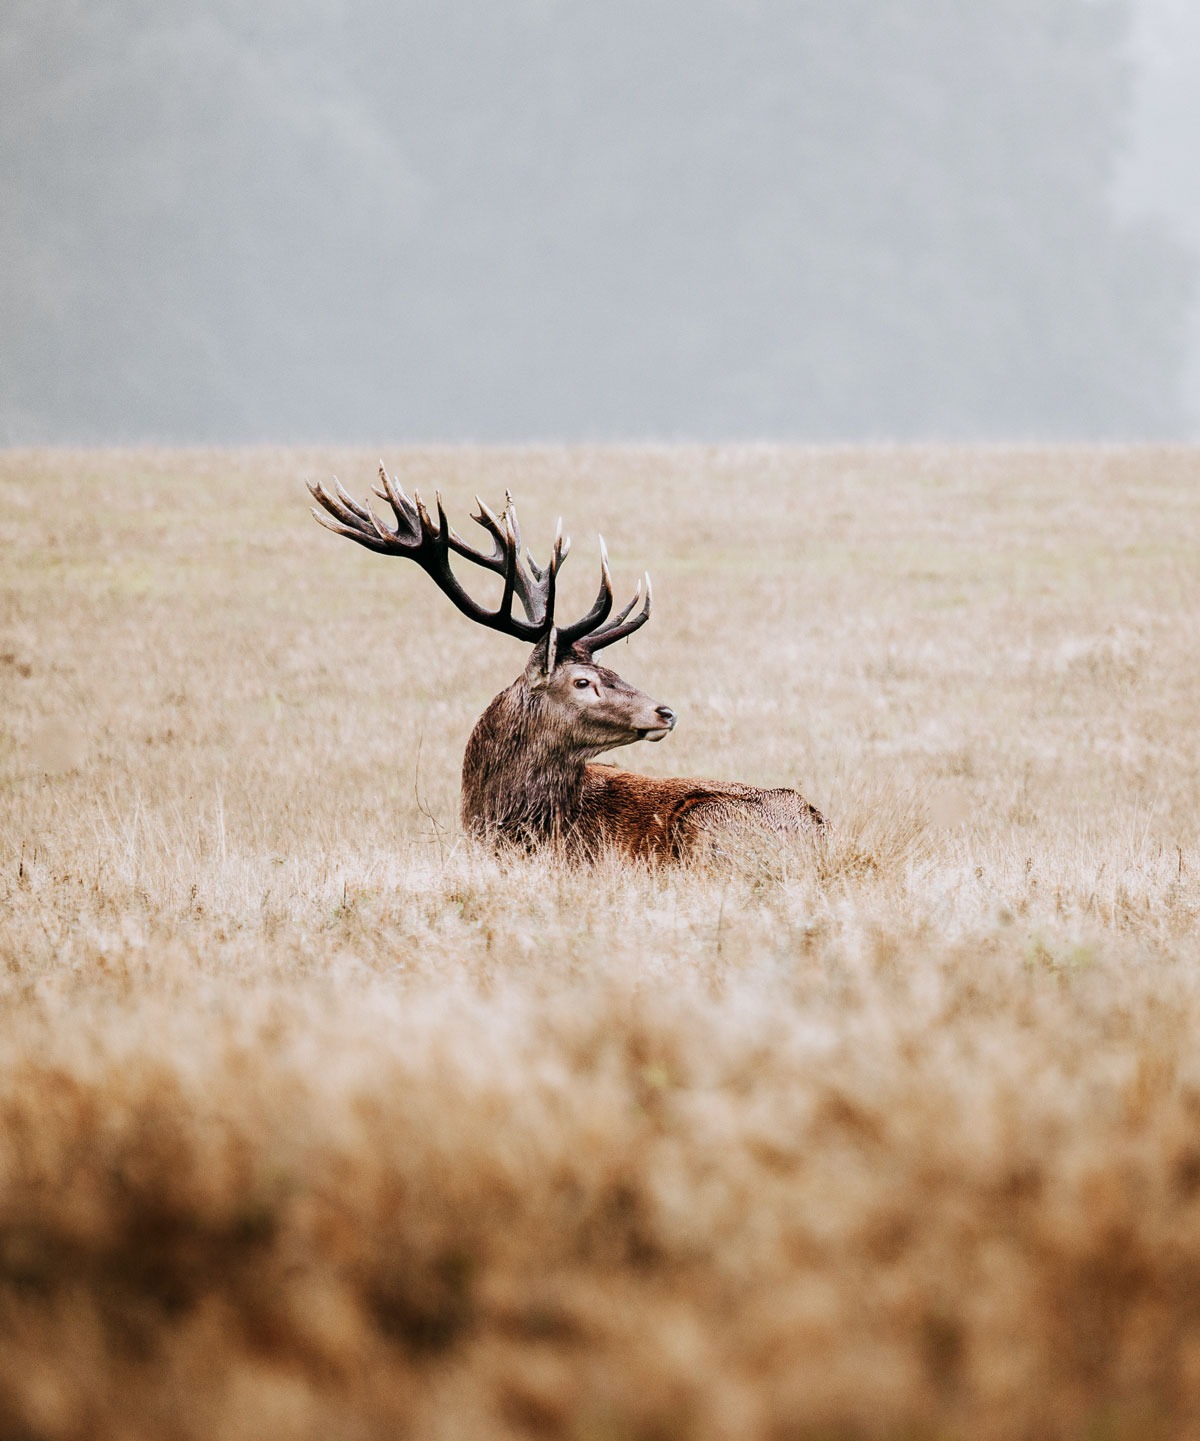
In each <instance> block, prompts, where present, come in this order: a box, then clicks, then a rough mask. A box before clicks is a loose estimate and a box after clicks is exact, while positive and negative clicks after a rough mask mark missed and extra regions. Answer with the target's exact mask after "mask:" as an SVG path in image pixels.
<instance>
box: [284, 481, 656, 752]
mask: <svg viewBox="0 0 1200 1441" xmlns="http://www.w3.org/2000/svg"><path fill="white" fill-rule="evenodd" d="M379 480H380V485H379V486H378V487H376V488H375V494H376V495H377V496H378V497H379V499H380V500H383V501H386V502H387V504H388V506H389V507H390V508H391V511H392V514H393V516H394V518H395V524H394V525H388V524H386V523H385V522H384V521H382V520H380V519H379V517H378V516H377V515H376V514H375V512H374V510H373V509H372V508H371V505H370V502H366V503H362V504H360V503H359V502H358V501H356V500H354V499H353V498H352V497H351V496H350V495H348V494H347V493H346V491H345V490H343V488H342V486H341V485H340V483H338V482H337V481H336V480H335V481H334V486H335V492H336V493H335V494H330V493H329V492H328V491H327V490H326V489H325V488H324V486H322V485H321V484H319V483H318V484H317V485H312V484H310V485H309V490H310V492H311V493H312V496H313V498H314V499H315V500H316V501H317V502H318V505H319V506H320V507H321V509H320V510H318V509H317V508H316V507H314V508H313V515H314V516H315V517H316V519H317V520H318V521H320V522H321V524H322V525H324V526H325V527H326V528H327V529H328V530H332V531H333V532H335V534H337V535H344V536H347V537H348V538H349V539H351V540H353V541H357V542H358V544H359V545H364V546H366V547H367V549H368V550H373V551H376V552H378V553H379V554H381V555H398V556H405V557H407V558H408V559H409V560H415V561H416V562H417V564H418V565H419V566H420V567H421V568H422V569H423V570H424V571H425V572H426V573H427V574H428V575H429V576H431V577H432V578H433V580H434V581H435V583H436V584H437V585H438V587H439V589H440V590H441V591H442V592H443V594H445V595H446V596H448V597H449V598H450V600H452V601H453V602H454V604H455V605H456V606H457V607H458V609H459V610H460V611H462V613H463V614H464V615H466V616H468V617H469V618H470V619H471V620H473V621H475V622H477V623H478V624H479V625H483V626H487V627H488V628H489V629H491V630H498V631H500V632H501V633H502V634H504V635H510V636H514V637H516V638H517V639H518V640H523V641H527V642H529V643H530V644H531V645H532V646H533V650H532V653H531V654H530V657H529V662H528V664H527V665H526V667H525V672H524V675H523V676H522V677H521V679H520V680H519V681H517V682H516V683H515V684H514V686H512V687H510V688H509V691H507V692H505V693H504V695H505V696H510V697H511V698H512V699H513V701H514V703H515V701H516V700H517V699H520V700H521V702H522V706H521V710H522V712H524V713H525V719H526V720H528V721H529V722H530V725H531V727H532V732H535V733H536V740H537V745H536V747H535V749H536V750H537V751H539V752H540V753H541V756H542V758H543V761H544V762H546V763H549V762H550V760H551V758H552V757H563V758H567V757H569V758H570V759H571V761H572V762H576V761H578V762H579V763H582V761H584V760H586V759H588V758H590V757H592V756H595V755H598V754H600V753H601V752H602V751H606V750H611V749H613V748H615V747H617V746H623V745H630V744H632V743H633V742H634V741H638V740H654V741H658V740H662V739H663V737H664V736H666V735H668V734H669V733H670V731H671V730H672V729H673V728H674V725H675V712H674V711H673V710H672V709H671V707H670V706H666V705H660V704H658V703H657V702H655V701H653V700H652V699H651V698H650V697H649V696H648V695H645V694H644V693H643V692H642V691H639V690H636V689H635V688H634V687H633V686H631V685H629V684H627V683H626V682H625V681H623V680H622V679H621V677H620V676H619V675H617V674H616V672H615V671H612V670H609V669H608V668H607V667H605V666H602V665H597V664H596V661H595V655H596V652H597V651H600V650H602V649H604V647H605V646H610V645H612V644H613V643H614V642H615V641H618V640H620V639H622V637H624V636H627V635H632V633H633V632H634V631H635V630H637V629H638V628H639V627H640V626H642V625H645V623H646V621H648V620H649V619H650V605H651V590H650V577H649V575H646V576H645V593H644V598H643V589H642V583H641V582H640V581H639V583H638V587H637V590H636V591H635V593H634V596H633V599H632V600H631V601H630V602H629V604H628V605H626V606H625V607H624V609H622V610H621V611H619V612H618V613H617V614H616V615H615V616H613V615H612V609H613V587H612V577H611V575H610V573H609V566H608V552H607V550H606V548H605V545H604V541H603V539H601V541H600V588H599V591H598V592H597V595H596V599H595V602H594V603H593V605H592V607H591V609H590V610H589V611H588V612H587V614H586V615H584V616H582V617H581V618H580V619H579V620H576V621H573V622H571V623H570V624H567V625H561V624H559V618H558V617H557V616H556V613H555V592H556V582H557V577H558V571H559V567H560V566H561V565H562V562H563V561H564V560H565V559H566V557H567V554H568V552H569V550H570V547H571V542H570V540H569V539H566V538H564V536H563V531H562V521H561V520H560V521H559V523H558V530H557V532H556V534H555V537H554V544H553V547H552V548H551V551H550V557H549V560H548V562H547V564H546V565H545V567H542V566H539V565H538V564H537V562H536V561H535V560H534V559H533V557H532V555H530V554H529V552H528V550H524V551H523V549H522V544H521V531H520V527H519V525H518V523H517V512H516V507H515V505H514V504H513V499H512V496H511V495H509V494H507V492H506V494H505V501H506V504H505V507H504V510H503V511H502V512H501V513H500V515H498V516H497V515H495V514H494V513H493V512H492V511H491V510H490V509H489V508H488V507H487V506H486V505H485V504H484V503H483V501H481V500H480V499H479V497H478V496H476V497H475V504H476V505H477V506H478V508H479V509H478V514H476V515H475V516H473V517H472V519H473V520H474V521H475V522H476V524H477V525H479V526H481V527H482V528H483V530H485V531H486V532H487V534H488V536H489V537H490V538H491V550H490V551H486V550H478V549H476V548H475V547H474V546H472V545H469V544H468V543H467V542H466V541H464V540H463V539H462V538H461V537H460V536H459V535H458V534H457V533H456V532H455V531H454V529H453V528H452V527H451V525H450V523H449V521H448V520H447V519H446V512H445V508H444V507H443V505H442V497H441V495H440V493H439V494H437V495H436V496H435V502H434V504H435V508H436V511H437V519H436V520H434V518H433V517H432V516H431V515H430V514H429V511H428V509H427V508H426V506H425V503H424V502H423V501H422V499H421V497H420V495H419V494H415V493H414V495H413V497H412V499H410V498H409V497H408V496H407V495H406V494H405V492H404V490H403V489H402V487H401V486H399V485H398V484H397V483H396V482H395V481H394V480H392V478H391V477H390V476H389V475H388V473H387V471H386V470H385V469H384V468H383V466H382V465H380V467H379ZM452 554H453V555H456V556H459V557H461V558H462V559H463V560H466V561H469V562H471V563H472V564H473V565H478V566H481V567H482V568H483V569H485V570H490V571H492V572H493V573H494V574H496V575H499V576H501V577H502V578H503V581H504V591H503V594H502V596H501V599H500V604H499V605H498V606H497V608H496V609H495V610H494V611H492V610H488V609H487V608H486V607H485V606H483V605H481V604H480V603H479V602H478V601H476V600H474V599H473V598H472V597H471V596H470V595H469V594H468V593H467V591H466V590H465V589H464V588H463V586H462V584H461V582H460V581H459V579H458V577H457V576H456V575H455V574H454V572H453V570H452V569H451V566H450V557H451V555H452ZM514 603H519V605H520V609H521V611H522V612H523V615H521V614H516V613H514V609H513V607H514ZM639 603H640V608H639ZM514 691H519V692H520V695H519V696H517V697H513V696H512V692H514ZM501 699H503V697H497V701H499V700H501ZM495 704H496V702H493V707H494V706H495ZM509 710H510V712H512V721H513V724H516V719H515V716H516V712H515V709H514V706H512V705H510V707H509ZM489 714H490V710H489ZM484 719H485V720H486V719H487V717H486V716H485V718H484ZM481 724H482V722H481Z"/></svg>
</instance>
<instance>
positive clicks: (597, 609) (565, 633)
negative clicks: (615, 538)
mask: <svg viewBox="0 0 1200 1441" xmlns="http://www.w3.org/2000/svg"><path fill="white" fill-rule="evenodd" d="M612 607H613V588H612V575H611V573H610V571H609V568H608V547H607V546H606V545H605V544H604V537H603V536H601V537H600V589H599V590H598V591H597V593H596V599H595V601H594V602H593V604H592V608H591V610H589V611H588V613H587V615H585V616H584V617H583V619H582V620H577V621H576V622H575V623H574V625H565V626H562V627H561V628H560V629H559V632H558V637H559V641H560V643H561V644H562V646H563V647H564V649H565V648H566V647H568V646H571V645H574V644H575V642H576V641H577V640H580V639H581V638H583V637H585V636H587V635H588V634H589V633H590V632H591V631H594V630H596V629H597V628H598V627H599V626H601V625H603V624H604V622H605V621H606V620H607V619H608V615H609V612H610V611H611V610H612ZM625 614H626V615H628V614H629V609H628V608H627V609H626V611H625ZM619 619H621V620H623V619H624V616H621V617H619Z"/></svg>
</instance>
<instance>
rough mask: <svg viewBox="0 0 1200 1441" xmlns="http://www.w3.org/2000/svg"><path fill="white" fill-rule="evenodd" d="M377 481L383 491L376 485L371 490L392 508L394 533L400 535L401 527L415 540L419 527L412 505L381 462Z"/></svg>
mask: <svg viewBox="0 0 1200 1441" xmlns="http://www.w3.org/2000/svg"><path fill="white" fill-rule="evenodd" d="M379 479H380V480H381V481H382V482H383V489H382V490H380V489H379V487H378V486H377V485H376V486H372V487H371V489H372V490H373V491H374V492H375V494H376V495H377V496H378V497H379V499H380V500H386V501H387V503H388V504H389V505H390V506H391V507H392V514H393V515H394V516H395V517H396V533H397V534H399V533H400V527H401V525H403V526H404V528H405V529H406V530H408V531H409V532H410V534H411V535H412V537H413V538H414V539H416V537H417V536H418V534H419V532H420V527H419V526H418V524H417V515H416V510H415V508H414V506H413V503H412V501H411V500H409V498H408V496H407V495H406V494H405V493H404V487H403V486H402V485H400V484H399V483H398V482H397V481H394V480H393V479H392V478H391V476H390V475H389V474H388V473H387V471H386V470H385V469H384V465H383V461H382V460H381V461H380V462H379Z"/></svg>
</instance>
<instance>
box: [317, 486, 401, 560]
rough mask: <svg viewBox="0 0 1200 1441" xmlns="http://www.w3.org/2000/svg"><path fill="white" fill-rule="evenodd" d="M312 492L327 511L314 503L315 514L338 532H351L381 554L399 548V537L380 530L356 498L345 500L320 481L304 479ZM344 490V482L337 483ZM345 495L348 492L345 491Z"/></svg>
mask: <svg viewBox="0 0 1200 1441" xmlns="http://www.w3.org/2000/svg"><path fill="white" fill-rule="evenodd" d="M305 484H306V485H307V486H308V491H309V494H310V495H311V496H312V498H313V499H314V500H315V501H316V502H317V504H318V505H320V506H321V507H322V509H323V510H324V511H325V512H326V514H324V515H323V514H322V513H321V511H320V510H318V509H317V508H316V506H313V507H312V513H313V516H314V517H315V518H316V519H317V520H318V521H319V522H320V523H321V524H322V525H323V526H324V527H325V529H326V530H331V531H333V533H334V534H335V535H345V536H349V538H350V539H351V540H356V541H358V543H359V544H360V545H365V546H366V547H367V548H368V549H369V550H375V551H378V552H380V554H387V553H388V552H390V551H392V550H394V549H395V548H396V538H395V536H393V535H392V533H391V532H389V531H386V530H381V529H380V527H379V525H378V523H377V522H376V520H375V518H374V516H371V515H369V514H368V512H367V511H365V510H364V509H363V507H362V506H360V505H359V504H358V503H357V502H354V503H353V504H352V505H347V504H343V502H342V501H341V499H339V497H338V496H334V495H330V494H329V492H328V491H327V490H326V489H325V487H324V486H323V485H322V484H321V482H320V481H318V482H317V483H316V485H314V484H313V483H312V482H311V481H305ZM338 490H339V491H341V486H338ZM342 494H343V495H344V494H345V492H344V491H342Z"/></svg>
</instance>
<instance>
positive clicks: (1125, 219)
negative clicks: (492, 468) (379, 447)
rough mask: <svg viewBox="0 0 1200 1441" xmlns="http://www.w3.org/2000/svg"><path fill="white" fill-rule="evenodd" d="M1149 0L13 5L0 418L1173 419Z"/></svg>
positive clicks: (1167, 246) (1158, 37)
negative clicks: (1130, 1) (1135, 0)
mask: <svg viewBox="0 0 1200 1441" xmlns="http://www.w3.org/2000/svg"><path fill="white" fill-rule="evenodd" d="M1197 80H1200V11H1194V10H1193V8H1192V7H1191V6H1190V5H1189V4H1185V3H1183V0H1140V4H1139V5H1138V6H1137V7H1132V6H1130V5H1127V4H1124V3H1119V0H989V4H988V5H986V6H965V5H963V4H962V3H961V0H906V3H905V4H904V5H902V6H901V5H890V4H884V3H881V0H840V3H839V4H838V5H831V4H829V3H828V0H760V3H751V0H745V3H735V0H686V3H685V0H607V3H606V4H605V5H603V6H583V5H577V4H569V3H566V0H496V3H489V4H486V5H485V4H482V3H475V4H463V5H457V6H432V5H428V4H421V3H413V0H390V3H385V0H347V3H340V4H333V3H325V0H262V3H260V4H258V5H256V6H255V7H245V6H242V5H241V4H235V3H233V0H210V3H208V4H199V5H198V4H187V5H185V4H183V3H181V0H114V3H110V4H107V5H105V6H102V7H101V6H97V5H95V4H94V3H91V0H60V3H57V4H55V5H53V6H47V5H45V4H44V3H42V0H7V3H6V5H5V7H4V10H3V15H2V17H0V260H2V261H3V265H2V267H0V443H24V442H36V441H82V442H103V441H125V440H142V439H150V440H163V441H198V442H206V441H209V442H231V443H232V442H241V441H256V440H271V441H286V440H295V441H303V440H346V441H349V440H358V441H362V442H364V443H374V442H377V441H378V442H385V441H390V440H406V439H413V440H420V439H438V440H454V439H476V440H497V441H508V440H526V439H542V438H561V439H567V440H571V439H609V438H611V439H624V438H642V437H654V438H664V439H672V438H677V437H682V438H699V439H706V440H720V439H726V438H728V439H737V438H747V437H757V436H762V437H765V438H776V439H785V440H787V439H850V438H867V439H879V438H901V439H903V438H987V439H999V438H1017V439H1025V438H1049V439H1054V438H1088V437H1096V438H1107V437H1117V438H1139V437H1179V436H1184V435H1195V434H1197V432H1198V431H1200V306H1198V305H1197V303H1196V293H1197V276H1198V273H1200V194H1198V187H1197V184H1196V177H1195V170H1196V166H1195V162H1194V160H1193V155H1194V153H1195V152H1196V149H1197V146H1196V140H1197V138H1200V137H1198V130H1200V102H1198V100H1197V95H1198V94H1200V84H1197V83H1196V81H1197Z"/></svg>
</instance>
